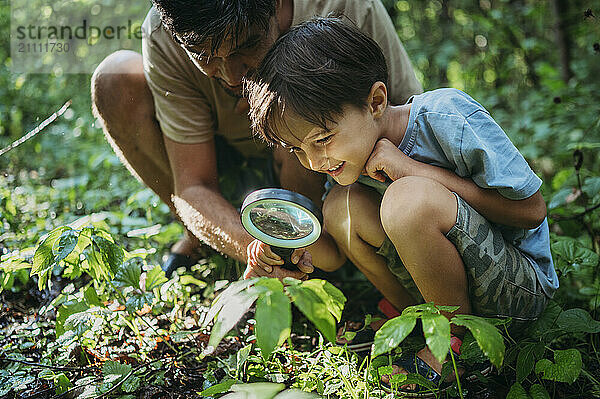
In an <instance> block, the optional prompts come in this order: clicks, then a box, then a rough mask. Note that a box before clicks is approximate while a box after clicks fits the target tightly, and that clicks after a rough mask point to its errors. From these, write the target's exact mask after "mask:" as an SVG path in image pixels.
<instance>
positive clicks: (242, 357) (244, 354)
mask: <svg viewBox="0 0 600 399" xmlns="http://www.w3.org/2000/svg"><path fill="white" fill-rule="evenodd" d="M251 350H252V344H248V345H246V346H244V347H243V348H242V349H240V350H238V351H237V353H236V354H235V369H236V370H237V372H238V374H239V373H242V371H243V367H244V364H245V363H246V360H248V356H250V351H251Z"/></svg>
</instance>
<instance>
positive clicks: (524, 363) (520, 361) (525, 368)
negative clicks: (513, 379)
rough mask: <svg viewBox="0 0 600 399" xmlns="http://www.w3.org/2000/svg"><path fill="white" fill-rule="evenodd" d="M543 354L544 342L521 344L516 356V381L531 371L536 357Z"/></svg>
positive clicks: (522, 378) (521, 379) (523, 378)
mask: <svg viewBox="0 0 600 399" xmlns="http://www.w3.org/2000/svg"><path fill="white" fill-rule="evenodd" d="M543 354H544V344H541V343H539V342H537V343H534V342H530V343H527V344H525V345H524V346H523V348H522V349H521V351H520V352H519V354H518V356H517V382H523V381H524V380H525V378H527V376H528V375H529V374H530V373H531V372H532V371H533V368H534V367H535V361H536V359H539V358H541V357H542V356H543Z"/></svg>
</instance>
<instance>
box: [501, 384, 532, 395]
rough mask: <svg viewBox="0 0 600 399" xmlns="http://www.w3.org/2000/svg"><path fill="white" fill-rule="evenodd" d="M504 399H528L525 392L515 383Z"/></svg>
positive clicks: (521, 386)
mask: <svg viewBox="0 0 600 399" xmlns="http://www.w3.org/2000/svg"><path fill="white" fill-rule="evenodd" d="M506 399H530V398H529V396H528V395H527V391H525V388H523V385H521V384H520V383H518V382H515V383H514V384H513V385H512V387H510V391H508V394H507V395H506Z"/></svg>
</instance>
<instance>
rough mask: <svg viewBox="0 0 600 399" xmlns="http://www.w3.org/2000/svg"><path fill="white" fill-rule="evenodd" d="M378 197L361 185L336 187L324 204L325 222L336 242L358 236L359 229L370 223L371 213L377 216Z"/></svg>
mask: <svg viewBox="0 0 600 399" xmlns="http://www.w3.org/2000/svg"><path fill="white" fill-rule="evenodd" d="M376 196H377V193H374V192H372V191H371V190H369V189H368V188H366V187H364V186H362V185H360V184H353V185H350V186H339V185H336V186H334V187H333V188H332V190H331V192H330V193H329V194H328V195H327V198H325V203H324V204H323V220H324V224H325V225H326V226H327V231H328V232H329V234H331V235H332V236H333V238H334V239H336V240H338V239H346V238H347V237H348V234H349V233H351V234H357V233H358V231H357V229H359V228H360V227H361V226H364V225H365V224H368V222H370V220H366V219H367V218H368V217H369V213H373V214H375V215H376V212H377V208H376V204H377V202H378V200H377V199H376V198H375V197H376ZM368 210H372V212H368ZM376 222H377V223H379V221H378V220H377V221H376Z"/></svg>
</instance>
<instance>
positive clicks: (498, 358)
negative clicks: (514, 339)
mask: <svg viewBox="0 0 600 399" xmlns="http://www.w3.org/2000/svg"><path fill="white" fill-rule="evenodd" d="M451 322H452V323H453V324H456V325H458V326H464V327H467V328H468V329H469V330H470V331H471V333H472V334H473V337H475V340H476V341H477V344H478V345H479V347H480V348H481V350H482V351H483V353H484V355H486V356H487V357H488V358H489V359H490V361H491V362H492V364H493V365H494V366H496V367H497V368H500V366H502V362H503V361H504V351H505V347H504V340H503V339H502V335H500V332H499V331H498V329H497V328H496V327H494V326H493V325H492V324H491V323H489V322H488V321H486V320H485V319H484V318H482V317H478V316H474V315H467V314H458V315H456V316H454V317H453V318H452V320H451Z"/></svg>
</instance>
